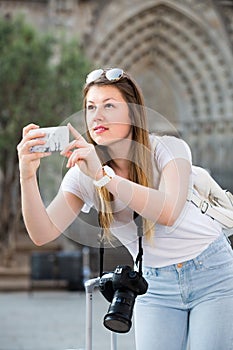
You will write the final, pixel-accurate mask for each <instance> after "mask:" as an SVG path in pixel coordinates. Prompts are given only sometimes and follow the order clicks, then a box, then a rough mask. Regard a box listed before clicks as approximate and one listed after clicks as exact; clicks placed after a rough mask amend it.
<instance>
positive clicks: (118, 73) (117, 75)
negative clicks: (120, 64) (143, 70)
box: [105, 68, 124, 81]
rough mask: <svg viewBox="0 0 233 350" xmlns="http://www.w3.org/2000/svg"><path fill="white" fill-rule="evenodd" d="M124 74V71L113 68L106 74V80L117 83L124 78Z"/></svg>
mask: <svg viewBox="0 0 233 350" xmlns="http://www.w3.org/2000/svg"><path fill="white" fill-rule="evenodd" d="M123 74H124V72H123V70H122V69H120V68H112V69H109V70H107V72H106V74H105V75H106V78H107V79H108V80H110V81H117V80H119V79H121V77H122V76H123Z"/></svg>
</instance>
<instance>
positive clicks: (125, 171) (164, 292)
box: [18, 68, 233, 350]
mask: <svg viewBox="0 0 233 350" xmlns="http://www.w3.org/2000/svg"><path fill="white" fill-rule="evenodd" d="M84 107H85V120H86V125H87V133H88V136H89V138H88V140H86V139H84V138H83V136H81V135H80V134H79V132H78V131H77V130H75V129H74V128H73V127H72V126H71V125H69V129H70V132H71V133H72V134H73V136H74V138H75V140H74V141H73V142H71V143H70V144H69V146H68V147H67V148H66V149H65V150H64V151H63V152H62V155H64V156H65V157H67V159H68V161H67V167H68V168H69V170H68V172H67V174H66V175H65V177H64V179H63V181H62V184H61V188H60V190H59V192H58V194H57V196H56V197H55V199H54V200H53V201H52V203H51V204H50V205H49V207H48V208H47V209H46V208H45V206H44V204H43V201H42V199H41V196H40V192H39V189H38V184H37V180H36V171H37V169H38V167H39V164H40V159H41V158H42V157H47V156H49V155H50V154H49V153H32V152H31V151H30V150H31V147H32V146H35V145H40V144H43V143H44V141H43V140H42V137H43V136H44V134H43V133H41V132H40V129H39V127H38V126H37V125H34V124H30V125H28V126H26V127H25V128H24V130H23V138H22V141H21V142H20V144H19V145H18V154H19V168H20V179H21V190H22V211H23V217H24V221H25V225H26V227H27V230H28V233H29V235H30V237H31V239H32V240H33V242H34V243H35V244H37V245H42V244H45V243H47V242H49V241H51V240H53V239H55V238H56V237H58V236H59V235H60V234H61V233H62V232H63V231H64V230H65V229H66V228H67V227H68V226H69V225H70V224H71V223H72V222H73V220H74V219H75V218H76V216H77V215H78V214H79V213H80V211H81V209H82V207H83V206H84V205H86V206H88V207H92V206H94V207H95V208H96V209H97V210H98V212H99V219H100V223H101V225H102V227H104V229H105V235H106V237H107V239H111V236H116V237H117V238H118V239H119V240H120V241H121V242H122V244H124V245H125V246H126V247H127V249H128V250H129V252H130V253H131V254H132V256H133V258H134V259H135V257H136V254H137V239H136V237H137V229H136V225H135V223H134V221H133V214H134V212H136V213H138V214H140V215H141V216H142V217H143V223H144V237H143V247H144V257H143V271H144V277H145V278H146V280H147V282H148V284H149V288H148V291H147V293H146V294H144V295H142V296H138V297H137V299H136V306H135V310H134V311H135V333H136V345H137V350H142V349H147V350H184V349H186V347H187V341H188V342H189V347H190V350H207V349H208V350H219V349H224V350H232V349H233V319H232V315H233V254H232V250H231V247H230V244H229V243H228V241H227V240H226V238H225V236H224V235H223V233H222V228H221V226H220V224H218V223H217V222H216V221H214V220H212V219H211V218H210V217H208V216H207V215H203V214H202V213H201V212H200V210H199V209H198V208H197V207H195V206H194V205H193V204H192V203H191V202H188V201H187V195H188V190H189V188H190V187H192V183H193V177H194V176H195V174H193V172H192V167H191V153H190V150H189V147H188V146H187V144H186V143H185V142H184V141H182V140H180V139H178V138H175V137H172V136H162V137H155V136H151V135H149V134H148V130H147V125H146V115H145V110H144V108H143V107H144V102H143V97H142V94H141V92H140V90H139V88H138V86H137V85H136V83H135V82H134V81H133V79H132V78H131V77H130V76H129V75H128V74H126V73H125V72H123V71H122V70H121V69H119V68H114V69H108V70H102V69H99V70H96V71H93V72H92V73H90V74H89V75H88V77H87V81H86V84H85V87H84ZM31 129H37V130H38V133H36V134H34V135H33V136H32V135H30V133H29V131H30V130H31Z"/></svg>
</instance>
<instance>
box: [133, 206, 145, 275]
mask: <svg viewBox="0 0 233 350" xmlns="http://www.w3.org/2000/svg"><path fill="white" fill-rule="evenodd" d="M133 219H134V222H135V224H136V226H137V236H138V255H137V257H136V261H135V264H136V266H137V267H138V273H139V275H140V276H142V256H143V248H142V237H143V222H142V217H141V215H139V214H138V213H136V212H134V214H133Z"/></svg>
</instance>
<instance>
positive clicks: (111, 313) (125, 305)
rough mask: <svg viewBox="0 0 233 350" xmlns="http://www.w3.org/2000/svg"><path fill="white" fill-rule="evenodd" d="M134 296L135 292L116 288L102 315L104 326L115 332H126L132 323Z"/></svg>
mask: <svg viewBox="0 0 233 350" xmlns="http://www.w3.org/2000/svg"><path fill="white" fill-rule="evenodd" d="M135 298H136V296H135V294H134V293H133V292H132V291H130V290H124V291H123V290H117V291H116V292H115V294H114V297H113V300H112V303H111V305H110V307H109V310H108V313H107V314H106V315H105V317H104V325H105V327H106V328H108V329H109V330H111V331H113V332H117V333H126V332H128V331H129V330H130V328H131V325H132V322H131V318H132V314H133V307H134V302H135Z"/></svg>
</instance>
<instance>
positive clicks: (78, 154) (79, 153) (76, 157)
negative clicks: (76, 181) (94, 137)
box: [67, 149, 88, 168]
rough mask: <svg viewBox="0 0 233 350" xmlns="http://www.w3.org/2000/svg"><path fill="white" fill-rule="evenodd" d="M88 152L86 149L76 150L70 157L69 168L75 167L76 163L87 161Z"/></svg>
mask: <svg viewBox="0 0 233 350" xmlns="http://www.w3.org/2000/svg"><path fill="white" fill-rule="evenodd" d="M87 154H88V152H87V150H86V149H85V150H84V149H77V150H75V151H74V152H73V153H72V154H71V155H70V157H69V159H68V162H67V167H68V168H71V167H73V166H75V164H76V163H79V162H80V161H85V160H86V158H87Z"/></svg>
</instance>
